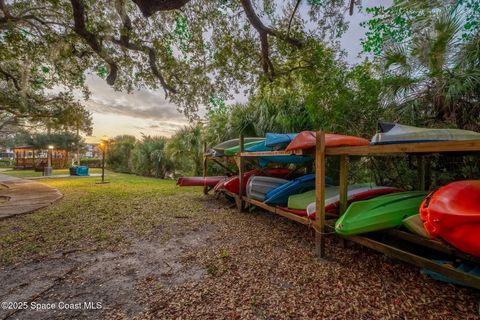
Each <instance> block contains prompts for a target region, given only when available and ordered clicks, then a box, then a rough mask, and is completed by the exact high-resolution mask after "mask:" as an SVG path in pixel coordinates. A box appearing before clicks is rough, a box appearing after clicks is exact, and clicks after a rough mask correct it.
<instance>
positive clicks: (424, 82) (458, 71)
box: [382, 9, 480, 130]
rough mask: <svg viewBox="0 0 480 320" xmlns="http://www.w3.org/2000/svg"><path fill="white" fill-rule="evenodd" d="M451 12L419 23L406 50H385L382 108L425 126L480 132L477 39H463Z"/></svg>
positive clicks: (457, 18) (456, 15) (459, 23)
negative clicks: (390, 108)
mask: <svg viewBox="0 0 480 320" xmlns="http://www.w3.org/2000/svg"><path fill="white" fill-rule="evenodd" d="M461 17H462V16H461V14H460V13H458V12H457V11H456V9H453V10H452V9H444V10H442V11H439V12H437V13H433V14H432V17H431V19H425V20H422V21H418V22H417V25H416V28H415V29H414V30H415V32H414V33H413V35H412V39H411V41H410V46H407V45H405V44H403V45H398V44H394V45H390V46H388V47H387V48H386V50H385V52H384V54H383V57H382V60H383V67H384V70H385V72H386V74H385V77H384V84H385V86H384V90H383V93H382V100H383V102H384V103H385V105H386V106H393V107H398V108H399V110H400V111H406V112H410V113H411V112H412V111H413V112H414V113H416V114H415V115H414V117H415V118H420V119H422V120H426V122H436V123H447V124H448V123H450V124H453V125H455V126H456V127H458V128H465V129H473V130H477V129H478V128H480V120H479V119H480V102H479V101H480V68H479V61H480V46H479V45H480V35H479V34H478V32H477V33H476V34H474V35H472V36H471V37H469V39H467V40H465V39H464V38H462V35H461V32H462V26H463V24H462V20H461Z"/></svg>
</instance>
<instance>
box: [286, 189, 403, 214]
mask: <svg viewBox="0 0 480 320" xmlns="http://www.w3.org/2000/svg"><path fill="white" fill-rule="evenodd" d="M400 191H402V190H401V189H398V188H392V187H373V188H358V189H353V190H350V191H349V192H348V204H350V203H352V202H355V201H360V200H368V199H371V198H375V197H378V196H382V195H385V194H389V193H394V192H400ZM339 205H340V199H339V196H334V197H331V198H327V199H325V212H326V213H331V214H338V210H339ZM280 209H282V210H284V211H287V212H291V213H294V214H296V215H299V216H308V217H309V218H310V219H315V213H316V212H315V203H312V204H311V205H309V206H308V207H307V210H298V209H290V208H284V207H280ZM310 211H313V212H310Z"/></svg>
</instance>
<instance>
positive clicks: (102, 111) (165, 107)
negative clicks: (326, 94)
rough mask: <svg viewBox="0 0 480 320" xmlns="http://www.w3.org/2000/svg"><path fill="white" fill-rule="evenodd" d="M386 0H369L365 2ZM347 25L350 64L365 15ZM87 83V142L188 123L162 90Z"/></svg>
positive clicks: (168, 130)
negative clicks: (132, 89)
mask: <svg viewBox="0 0 480 320" xmlns="http://www.w3.org/2000/svg"><path fill="white" fill-rule="evenodd" d="M379 3H383V4H384V5H385V1H380V0H375V1H369V3H368V6H374V5H377V4H379ZM347 19H348V20H349V21H350V28H349V30H348V31H347V33H346V34H345V35H344V36H343V38H342V39H341V44H342V47H343V48H344V49H345V50H346V51H347V53H348V58H347V61H348V62H349V63H351V64H353V63H355V62H359V61H360V60H361V59H363V58H359V57H358V54H359V53H360V51H361V44H360V38H362V37H363V36H364V34H365V29H364V28H362V27H360V25H359V24H360V22H362V21H365V20H367V19H368V16H367V15H366V14H364V13H362V14H359V13H358V12H356V13H355V14H354V15H353V16H351V17H347ZM87 84H88V86H89V88H90V90H91V92H92V94H91V97H90V99H89V100H88V101H86V102H85V105H86V106H87V109H88V110H90V111H91V112H92V114H93V121H94V127H93V135H92V136H90V137H86V141H87V142H97V141H99V139H100V138H101V137H102V136H109V137H113V136H116V135H119V134H130V135H134V136H136V137H140V136H141V134H142V133H144V134H146V135H163V136H167V137H169V136H171V135H172V134H173V133H174V132H175V131H176V130H178V129H179V128H181V127H183V126H184V125H187V124H188V120H187V119H186V118H185V117H184V115H183V114H181V113H180V112H179V111H178V110H177V107H176V106H175V105H174V104H172V103H169V102H168V101H166V100H165V98H164V94H163V90H158V91H151V90H141V91H136V92H134V93H132V94H128V93H124V92H115V91H114V90H113V89H112V88H110V86H108V85H107V84H106V82H105V81H104V80H102V79H100V78H98V77H97V76H88V78H87ZM246 100H247V98H246V97H242V96H237V97H236V98H235V101H238V102H245V101H246Z"/></svg>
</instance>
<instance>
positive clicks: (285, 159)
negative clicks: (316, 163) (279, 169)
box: [258, 155, 313, 167]
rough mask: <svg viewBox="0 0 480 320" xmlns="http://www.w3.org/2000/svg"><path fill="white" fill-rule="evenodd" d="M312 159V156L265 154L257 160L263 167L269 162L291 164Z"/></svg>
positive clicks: (307, 161)
mask: <svg viewBox="0 0 480 320" xmlns="http://www.w3.org/2000/svg"><path fill="white" fill-rule="evenodd" d="M312 161H313V157H312V156H296V155H291V156H267V157H261V158H259V160H258V162H259V164H260V166H261V167H265V166H266V165H267V164H269V163H293V164H302V163H309V162H312Z"/></svg>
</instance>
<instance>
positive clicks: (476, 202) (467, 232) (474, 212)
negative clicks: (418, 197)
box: [420, 180, 480, 256]
mask: <svg viewBox="0 0 480 320" xmlns="http://www.w3.org/2000/svg"><path fill="white" fill-rule="evenodd" d="M420 216H421V218H422V220H423V221H424V223H423V225H424V227H425V229H426V230H427V231H428V233H429V234H430V235H431V236H433V237H439V238H442V239H443V240H445V241H447V242H448V243H450V244H451V245H452V246H454V247H455V248H457V249H459V250H461V251H463V252H466V253H469V254H472V255H475V256H480V180H465V181H456V182H452V183H449V184H447V185H446V186H443V187H441V188H440V189H438V190H436V191H434V192H432V193H430V194H429V195H428V196H427V197H426V198H425V200H424V201H423V203H422V205H421V207H420Z"/></svg>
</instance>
